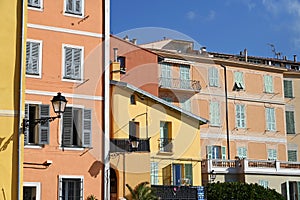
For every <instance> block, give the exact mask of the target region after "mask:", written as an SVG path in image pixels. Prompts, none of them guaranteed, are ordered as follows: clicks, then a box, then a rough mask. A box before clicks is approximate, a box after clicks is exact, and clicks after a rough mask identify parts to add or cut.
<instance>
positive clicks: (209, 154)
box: [206, 145, 226, 160]
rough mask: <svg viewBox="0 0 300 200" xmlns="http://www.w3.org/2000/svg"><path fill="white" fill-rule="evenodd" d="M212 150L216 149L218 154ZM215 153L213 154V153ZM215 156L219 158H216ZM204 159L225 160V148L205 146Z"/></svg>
mask: <svg viewBox="0 0 300 200" xmlns="http://www.w3.org/2000/svg"><path fill="white" fill-rule="evenodd" d="M214 149H218V150H219V153H217V152H216V151H215V150H214ZM214 152H215V153H214ZM217 154H218V155H219V157H217ZM206 157H207V159H212V160H214V159H222V160H225V159H226V147H225V146H220V145H207V146H206Z"/></svg>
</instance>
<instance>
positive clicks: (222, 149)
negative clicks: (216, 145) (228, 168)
mask: <svg viewBox="0 0 300 200" xmlns="http://www.w3.org/2000/svg"><path fill="white" fill-rule="evenodd" d="M221 151H222V159H223V160H225V159H226V147H221Z"/></svg>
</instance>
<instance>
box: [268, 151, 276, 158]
mask: <svg viewBox="0 0 300 200" xmlns="http://www.w3.org/2000/svg"><path fill="white" fill-rule="evenodd" d="M268 160H277V150H276V149H268Z"/></svg>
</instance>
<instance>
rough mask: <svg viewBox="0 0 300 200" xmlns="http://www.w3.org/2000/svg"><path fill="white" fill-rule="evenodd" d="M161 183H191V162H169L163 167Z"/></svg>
mask: <svg viewBox="0 0 300 200" xmlns="http://www.w3.org/2000/svg"><path fill="white" fill-rule="evenodd" d="M162 175H163V185H177V186H179V185H193V166H192V164H170V165H168V166H166V167H164V168H163V170H162Z"/></svg>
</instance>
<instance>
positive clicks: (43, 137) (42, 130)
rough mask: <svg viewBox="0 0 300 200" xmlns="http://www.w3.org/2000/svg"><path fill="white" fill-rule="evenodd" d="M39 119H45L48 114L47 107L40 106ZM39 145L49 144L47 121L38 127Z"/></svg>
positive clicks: (48, 109)
mask: <svg viewBox="0 0 300 200" xmlns="http://www.w3.org/2000/svg"><path fill="white" fill-rule="evenodd" d="M39 110H40V118H47V117H49V114H50V107H49V105H40V109H39ZM39 144H49V121H48V120H47V121H46V122H44V123H41V124H40V126H39Z"/></svg>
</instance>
